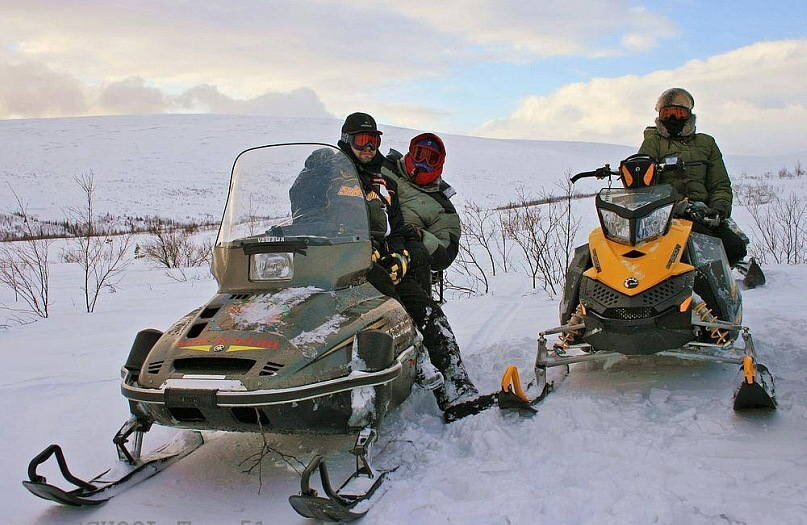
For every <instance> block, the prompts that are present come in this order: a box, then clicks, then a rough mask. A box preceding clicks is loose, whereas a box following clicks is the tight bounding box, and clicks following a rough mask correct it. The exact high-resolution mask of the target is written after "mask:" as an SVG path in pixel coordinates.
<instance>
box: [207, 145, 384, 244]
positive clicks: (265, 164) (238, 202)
mask: <svg viewBox="0 0 807 525" xmlns="http://www.w3.org/2000/svg"><path fill="white" fill-rule="evenodd" d="M369 231H370V227H369V223H368V220H367V207H366V205H365V197H364V192H363V191H362V186H361V183H360V182H359V176H358V174H357V173H356V168H355V167H354V165H353V162H351V160H350V159H349V158H348V157H347V156H346V155H345V154H344V153H342V152H341V151H340V150H339V149H338V148H336V147H334V146H329V145H326V144H278V145H270V146H261V147H257V148H252V149H248V150H246V151H244V152H242V153H241V154H240V155H239V156H238V158H237V159H236V161H235V164H234V165H233V171H232V175H231V178H230V193H229V196H228V198H227V206H226V208H225V210H224V217H223V219H222V222H221V228H220V229H219V235H218V240H217V241H216V242H217V244H218V245H220V246H237V245H243V244H248V243H252V242H265V241H276V240H286V241H295V240H297V241H302V242H305V244H307V245H331V244H342V243H349V242H358V241H367V240H368V239H369V238H370V234H369Z"/></svg>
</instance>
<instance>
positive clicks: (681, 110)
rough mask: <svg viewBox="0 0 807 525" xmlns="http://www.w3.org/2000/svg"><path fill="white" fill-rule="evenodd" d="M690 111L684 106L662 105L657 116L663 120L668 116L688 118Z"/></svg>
mask: <svg viewBox="0 0 807 525" xmlns="http://www.w3.org/2000/svg"><path fill="white" fill-rule="evenodd" d="M691 114H692V113H691V112H690V111H689V108H685V107H684V106H664V107H663V108H661V109H660V110H659V112H658V117H659V118H660V119H661V120H665V119H668V118H677V119H681V120H684V119H688V118H689V116H690V115H691Z"/></svg>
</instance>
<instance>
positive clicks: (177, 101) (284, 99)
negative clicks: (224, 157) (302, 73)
mask: <svg viewBox="0 0 807 525" xmlns="http://www.w3.org/2000/svg"><path fill="white" fill-rule="evenodd" d="M172 104H173V105H175V106H178V107H181V108H183V109H186V110H188V109H190V110H195V111H201V112H210V113H230V114H234V113H239V114H251V115H272V116H276V117H323V118H328V117H332V115H331V114H330V113H328V112H327V111H326V110H325V106H324V105H323V104H322V101H321V100H320V99H319V97H318V96H317V94H316V93H314V91H313V90H311V89H309V88H299V89H294V90H292V91H289V92H288V93H264V94H263V95H259V96H257V97H254V98H251V99H240V100H239V99H234V98H231V97H228V96H227V95H225V94H223V93H221V92H220V91H219V90H218V88H217V87H216V86H211V85H209V84H202V85H199V86H196V87H194V88H191V89H189V90H187V91H186V92H185V93H183V94H182V95H180V96H178V97H175V98H173V99H172Z"/></svg>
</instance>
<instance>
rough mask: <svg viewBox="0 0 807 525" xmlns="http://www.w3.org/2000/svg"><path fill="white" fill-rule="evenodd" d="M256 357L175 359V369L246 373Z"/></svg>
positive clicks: (194, 372)
mask: <svg viewBox="0 0 807 525" xmlns="http://www.w3.org/2000/svg"><path fill="white" fill-rule="evenodd" d="M254 364H255V360H254V359H240V358H227V357H188V358H185V359H175V360H174V370H175V371H177V372H179V373H182V374H246V373H247V372H248V371H249V369H250V368H252V366H253V365H254Z"/></svg>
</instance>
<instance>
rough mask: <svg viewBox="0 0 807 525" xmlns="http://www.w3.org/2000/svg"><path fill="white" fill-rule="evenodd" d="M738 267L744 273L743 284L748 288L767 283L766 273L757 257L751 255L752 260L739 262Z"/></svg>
mask: <svg viewBox="0 0 807 525" xmlns="http://www.w3.org/2000/svg"><path fill="white" fill-rule="evenodd" d="M737 269H738V270H739V271H740V273H741V274H742V275H743V284H744V285H745V287H746V288H748V289H751V288H756V287H757V286H762V285H764V284H765V274H764V273H763V272H762V268H761V267H760V266H759V263H758V262H757V259H756V257H751V260H750V261H748V262H747V263H746V262H741V263H738V264H737Z"/></svg>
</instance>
